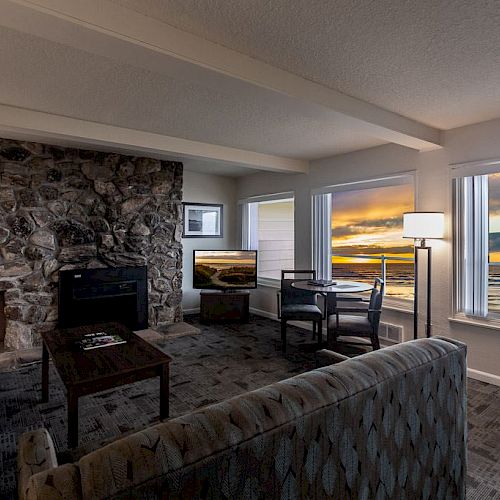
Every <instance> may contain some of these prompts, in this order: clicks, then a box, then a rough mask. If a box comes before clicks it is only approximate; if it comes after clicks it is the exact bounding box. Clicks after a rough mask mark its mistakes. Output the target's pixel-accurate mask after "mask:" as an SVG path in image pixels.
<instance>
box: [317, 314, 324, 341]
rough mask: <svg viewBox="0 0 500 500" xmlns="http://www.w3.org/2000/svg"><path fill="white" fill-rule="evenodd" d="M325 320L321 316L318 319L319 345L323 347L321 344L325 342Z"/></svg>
mask: <svg viewBox="0 0 500 500" xmlns="http://www.w3.org/2000/svg"><path fill="white" fill-rule="evenodd" d="M322 323H323V322H322V321H321V318H319V320H318V346H319V347H321V344H322V343H323V324H322Z"/></svg>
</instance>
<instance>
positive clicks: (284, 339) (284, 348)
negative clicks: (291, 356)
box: [281, 319, 286, 352]
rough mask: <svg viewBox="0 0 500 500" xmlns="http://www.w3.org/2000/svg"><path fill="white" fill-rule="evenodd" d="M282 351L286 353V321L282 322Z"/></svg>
mask: <svg viewBox="0 0 500 500" xmlns="http://www.w3.org/2000/svg"><path fill="white" fill-rule="evenodd" d="M281 350H282V351H283V352H286V320H283V319H282V320H281Z"/></svg>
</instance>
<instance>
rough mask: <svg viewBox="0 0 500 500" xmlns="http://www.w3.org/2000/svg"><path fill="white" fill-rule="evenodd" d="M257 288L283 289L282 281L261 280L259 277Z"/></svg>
mask: <svg viewBox="0 0 500 500" xmlns="http://www.w3.org/2000/svg"><path fill="white" fill-rule="evenodd" d="M257 286H265V287H267V288H277V289H280V288H281V281H280V280H278V279H273V278H259V277H257Z"/></svg>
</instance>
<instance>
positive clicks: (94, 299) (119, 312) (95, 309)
mask: <svg viewBox="0 0 500 500" xmlns="http://www.w3.org/2000/svg"><path fill="white" fill-rule="evenodd" d="M108 321H116V322H119V323H122V324H124V325H126V326H128V327H129V328H131V329H133V330H142V329H144V328H147V327H148V284H147V267H146V266H140V267H115V268H107V269H74V270H71V271H61V272H60V274H59V326H60V327H61V328H68V327H74V326H82V325H89V324H92V323H102V322H108Z"/></svg>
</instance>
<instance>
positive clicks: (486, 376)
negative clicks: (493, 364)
mask: <svg viewBox="0 0 500 500" xmlns="http://www.w3.org/2000/svg"><path fill="white" fill-rule="evenodd" d="M467 376H468V377H470V378H473V379H474V380H479V381H481V382H486V383H487V384H493V385H498V386H500V375H494V374H493V373H487V372H482V371H480V370H474V369H473V368H467Z"/></svg>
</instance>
